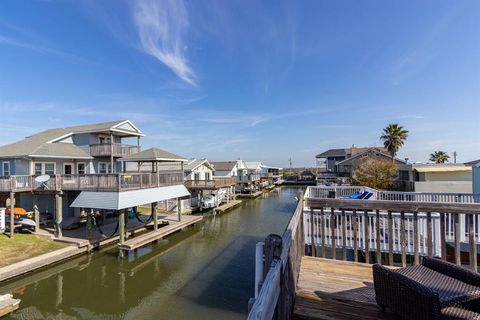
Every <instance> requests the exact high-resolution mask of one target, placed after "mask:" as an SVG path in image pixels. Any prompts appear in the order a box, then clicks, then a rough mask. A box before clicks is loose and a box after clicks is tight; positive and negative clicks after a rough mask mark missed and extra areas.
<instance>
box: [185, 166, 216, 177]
mask: <svg viewBox="0 0 480 320" xmlns="http://www.w3.org/2000/svg"><path fill="white" fill-rule="evenodd" d="M195 173H198V174H199V175H200V176H199V180H207V177H206V175H207V173H210V180H212V179H213V175H214V172H213V170H212V169H210V168H209V167H208V166H206V165H205V164H202V165H201V166H199V167H197V168H195V170H193V171H192V172H190V174H189V175H188V176H187V179H189V180H195Z"/></svg>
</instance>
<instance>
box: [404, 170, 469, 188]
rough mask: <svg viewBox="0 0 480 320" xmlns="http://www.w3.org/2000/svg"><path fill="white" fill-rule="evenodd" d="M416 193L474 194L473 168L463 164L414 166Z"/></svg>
mask: <svg viewBox="0 0 480 320" xmlns="http://www.w3.org/2000/svg"><path fill="white" fill-rule="evenodd" d="M413 172H414V183H415V192H449V193H456V192H458V193H471V192H472V189H473V188H472V166H470V165H466V164H463V163H444V164H414V165H413Z"/></svg>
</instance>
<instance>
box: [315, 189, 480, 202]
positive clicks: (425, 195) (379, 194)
mask: <svg viewBox="0 0 480 320" xmlns="http://www.w3.org/2000/svg"><path fill="white" fill-rule="evenodd" d="M365 191H368V192H371V193H373V196H372V197H371V198H370V200H389V201H418V202H461V203H480V194H474V193H443V192H402V191H379V190H376V189H373V188H369V187H363V186H332V187H323V186H322V187H320V186H319V187H309V188H307V194H306V197H310V198H323V199H325V198H340V197H345V196H349V195H352V194H354V193H363V192H365Z"/></svg>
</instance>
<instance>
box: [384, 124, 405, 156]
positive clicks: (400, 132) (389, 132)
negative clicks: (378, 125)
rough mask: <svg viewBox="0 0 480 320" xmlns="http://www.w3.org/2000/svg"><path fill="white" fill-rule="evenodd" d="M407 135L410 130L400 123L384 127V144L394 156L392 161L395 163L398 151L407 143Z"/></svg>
mask: <svg viewBox="0 0 480 320" xmlns="http://www.w3.org/2000/svg"><path fill="white" fill-rule="evenodd" d="M407 137H408V131H407V130H405V129H403V127H402V126H399V125H398V123H391V124H389V125H388V126H387V127H386V128H384V129H383V134H382V135H381V136H380V139H381V140H383V145H384V146H385V148H387V150H388V152H389V153H390V155H391V156H392V163H395V158H396V155H397V152H398V150H400V147H401V146H403V145H404V144H405V141H406V140H407Z"/></svg>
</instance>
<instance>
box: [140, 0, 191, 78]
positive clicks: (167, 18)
mask: <svg viewBox="0 0 480 320" xmlns="http://www.w3.org/2000/svg"><path fill="white" fill-rule="evenodd" d="M134 21H135V25H136V27H137V31H138V36H139V38H140V43H141V46H142V50H143V51H145V52H146V53H147V54H150V55H152V56H153V57H155V58H156V59H158V60H159V61H161V62H162V63H163V64H165V65H166V66H167V67H168V68H170V69H171V70H172V71H173V72H175V74H176V75H177V76H178V77H179V78H180V79H182V80H183V81H185V82H186V83H188V84H191V85H195V80H194V79H195V74H194V72H193V70H192V69H191V68H190V66H189V65H188V61H187V59H186V57H185V49H186V45H185V43H184V42H185V35H186V31H187V29H188V25H189V22H188V13H187V9H186V7H185V4H184V2H183V0H164V1H152V0H140V1H137V2H136V3H135V7H134Z"/></svg>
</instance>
